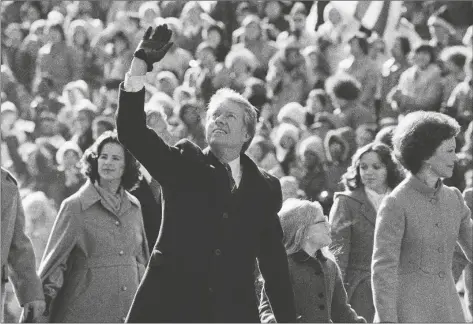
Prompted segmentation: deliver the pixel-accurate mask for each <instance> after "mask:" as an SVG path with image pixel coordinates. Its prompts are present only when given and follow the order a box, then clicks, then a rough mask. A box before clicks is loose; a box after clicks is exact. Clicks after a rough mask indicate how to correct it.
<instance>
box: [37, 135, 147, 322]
mask: <svg viewBox="0 0 473 324" xmlns="http://www.w3.org/2000/svg"><path fill="white" fill-rule="evenodd" d="M84 165H85V167H84V171H85V172H84V173H85V175H86V176H87V177H88V178H89V180H88V181H87V183H86V184H85V185H84V186H82V188H81V189H79V191H78V192H77V193H75V194H74V195H72V196H71V197H69V198H67V199H66V200H64V202H63V203H62V205H61V209H60V210H59V214H58V216H57V218H56V221H55V223H54V226H53V229H52V231H51V234H50V237H49V240H48V244H47V246H46V251H45V252H44V255H43V259H42V261H41V265H40V268H39V275H40V278H41V280H42V282H43V288H44V293H45V296H46V301H47V312H46V314H45V316H47V318H45V319H44V320H47V321H49V322H56V323H64V322H72V323H74V322H75V323H77V322H95V323H109V322H115V323H117V322H122V321H124V319H125V316H126V314H127V312H128V309H129V308H130V305H131V303H132V300H133V296H134V294H135V291H136V289H137V288H138V284H139V283H140V280H141V278H142V276H143V274H144V270H145V266H146V263H147V261H148V258H149V251H148V246H147V242H146V235H145V231H144V226H143V218H142V215H141V207H140V204H139V202H138V200H137V199H136V198H135V197H133V196H132V195H131V194H129V193H128V190H130V189H131V188H132V187H134V186H135V185H136V183H137V182H138V179H139V171H138V164H137V162H136V160H135V159H134V158H133V156H132V155H131V154H130V153H129V152H128V151H126V150H125V149H124V148H123V146H122V145H121V144H120V143H119V142H118V139H117V135H116V133H112V132H105V133H104V134H102V135H101V136H100V137H99V138H98V139H97V141H96V142H95V143H94V145H93V146H92V147H91V148H90V149H89V150H88V151H87V152H86V153H85V154H84Z"/></svg>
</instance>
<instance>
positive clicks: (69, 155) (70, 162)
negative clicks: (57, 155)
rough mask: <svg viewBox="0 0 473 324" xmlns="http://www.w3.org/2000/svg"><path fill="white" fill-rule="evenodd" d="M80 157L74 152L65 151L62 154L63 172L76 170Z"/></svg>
mask: <svg viewBox="0 0 473 324" xmlns="http://www.w3.org/2000/svg"><path fill="white" fill-rule="evenodd" d="M79 160H80V156H79V154H77V152H76V151H74V150H67V151H66V152H64V159H63V163H64V169H65V170H72V169H74V168H77V165H78V163H79Z"/></svg>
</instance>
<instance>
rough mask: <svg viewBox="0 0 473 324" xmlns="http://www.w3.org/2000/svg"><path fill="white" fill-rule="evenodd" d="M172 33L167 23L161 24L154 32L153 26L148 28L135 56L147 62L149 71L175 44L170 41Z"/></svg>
mask: <svg viewBox="0 0 473 324" xmlns="http://www.w3.org/2000/svg"><path fill="white" fill-rule="evenodd" d="M171 35H172V31H171V30H170V29H169V28H168V26H167V25H166V24H164V25H159V26H158V27H156V28H155V30H154V32H153V27H149V28H148V30H146V33H145V35H144V36H143V39H142V40H141V42H140V43H139V44H138V47H137V48H136V51H135V53H134V54H133V56H134V57H136V58H139V59H141V60H143V61H145V62H146V65H147V69H148V72H150V71H152V70H153V64H154V63H156V62H159V61H161V60H162V58H163V57H164V55H166V53H167V51H168V50H169V48H170V47H171V46H172V45H173V43H172V42H169V40H170V39H171Z"/></svg>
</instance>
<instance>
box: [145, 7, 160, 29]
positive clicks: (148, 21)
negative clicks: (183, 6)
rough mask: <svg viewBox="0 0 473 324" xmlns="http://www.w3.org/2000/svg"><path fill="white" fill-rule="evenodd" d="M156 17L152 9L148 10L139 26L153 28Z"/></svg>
mask: <svg viewBox="0 0 473 324" xmlns="http://www.w3.org/2000/svg"><path fill="white" fill-rule="evenodd" d="M157 17H158V15H157V13H156V12H155V11H154V10H153V9H152V8H148V9H147V10H146V11H145V12H144V14H143V18H142V19H141V24H142V25H143V26H145V27H146V28H148V26H154V25H155V23H154V20H155V19H156V18H157Z"/></svg>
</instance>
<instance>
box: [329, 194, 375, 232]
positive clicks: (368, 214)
mask: <svg viewBox="0 0 473 324" xmlns="http://www.w3.org/2000/svg"><path fill="white" fill-rule="evenodd" d="M339 196H344V197H347V198H350V199H352V200H354V201H356V202H358V203H359V204H360V205H361V206H360V208H361V214H362V215H363V216H364V217H365V218H366V219H367V220H368V221H369V222H370V223H371V224H372V225H373V226H374V225H375V223H376V214H377V213H376V209H375V208H374V206H373V204H372V203H371V201H370V200H369V198H368V196H367V195H366V192H365V189H364V187H362V186H361V187H359V188H356V189H354V190H345V191H343V192H337V193H336V194H335V195H334V197H333V199H334V201H335V199H337V197H339Z"/></svg>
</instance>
